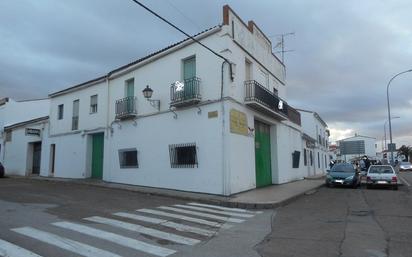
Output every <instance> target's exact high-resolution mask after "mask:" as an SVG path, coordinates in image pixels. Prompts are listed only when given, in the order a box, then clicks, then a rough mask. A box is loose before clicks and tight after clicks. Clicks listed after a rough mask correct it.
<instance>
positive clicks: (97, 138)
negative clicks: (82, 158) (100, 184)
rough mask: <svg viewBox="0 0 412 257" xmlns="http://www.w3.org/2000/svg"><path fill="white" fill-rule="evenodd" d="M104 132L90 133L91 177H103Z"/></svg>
mask: <svg viewBox="0 0 412 257" xmlns="http://www.w3.org/2000/svg"><path fill="white" fill-rule="evenodd" d="M103 149H104V133H98V134H93V135H92V178H96V179H102V178H103Z"/></svg>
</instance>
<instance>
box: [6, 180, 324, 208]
mask: <svg viewBox="0 0 412 257" xmlns="http://www.w3.org/2000/svg"><path fill="white" fill-rule="evenodd" d="M13 178H19V179H33V180H42V181H52V182H56V183H76V184H82V185H88V186H96V187H104V188H112V189H120V190H129V191H134V192H139V193H144V194H149V195H158V196H167V197H174V198H179V199H184V200H189V201H199V202H203V203H209V204H217V205H222V206H227V207H234V208H246V209H269V208H277V207H280V206H283V205H286V204H288V203H290V202H291V201H293V200H295V199H297V198H298V197H300V196H302V195H304V194H310V193H313V192H316V189H318V188H319V187H321V186H323V184H324V178H323V177H311V178H307V179H303V180H299V181H294V182H290V183H286V184H281V185H272V186H268V187H264V188H258V189H252V190H249V191H246V192H242V193H238V194H235V195H232V196H220V195H212V194H203V193H193V192H184V191H178V190H170V189H161V188H152V187H143V186H134V185H125V184H118V183H111V182H105V181H101V180H94V179H63V178H51V177H37V176H36V177H13Z"/></svg>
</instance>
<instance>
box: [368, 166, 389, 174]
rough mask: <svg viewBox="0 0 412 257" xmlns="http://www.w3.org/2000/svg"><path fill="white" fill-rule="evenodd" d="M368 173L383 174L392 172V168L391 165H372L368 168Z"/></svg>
mask: <svg viewBox="0 0 412 257" xmlns="http://www.w3.org/2000/svg"><path fill="white" fill-rule="evenodd" d="M369 173H384V174H392V173H393V170H392V167H391V166H375V167H374V166H372V167H370V169H369Z"/></svg>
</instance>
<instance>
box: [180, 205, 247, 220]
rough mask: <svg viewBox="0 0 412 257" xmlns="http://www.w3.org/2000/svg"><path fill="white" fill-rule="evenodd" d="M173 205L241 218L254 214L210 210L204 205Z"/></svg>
mask: <svg viewBox="0 0 412 257" xmlns="http://www.w3.org/2000/svg"><path fill="white" fill-rule="evenodd" d="M173 206H176V207H180V208H185V209H191V210H196V211H205V212H210V213H216V214H223V215H229V216H233V217H241V218H252V217H254V216H255V215H253V214H246V213H233V212H228V211H218V210H212V209H208V208H204V207H196V206H190V205H183V204H175V205H173Z"/></svg>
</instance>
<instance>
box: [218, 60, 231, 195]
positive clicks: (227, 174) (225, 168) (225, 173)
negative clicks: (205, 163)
mask: <svg viewBox="0 0 412 257" xmlns="http://www.w3.org/2000/svg"><path fill="white" fill-rule="evenodd" d="M225 63H227V64H228V65H229V71H230V79H231V81H233V74H232V65H231V64H230V62H229V61H228V60H227V59H225V60H224V61H223V62H222V69H221V86H220V101H221V108H222V173H223V174H222V180H223V181H222V182H223V194H224V195H229V194H230V185H228V184H227V183H228V182H229V181H230V179H229V178H228V177H230V170H229V167H228V166H227V165H226V163H227V160H226V158H227V157H226V152H225V151H226V147H225V146H226V142H225V104H224V101H223V86H224V68H225Z"/></svg>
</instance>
